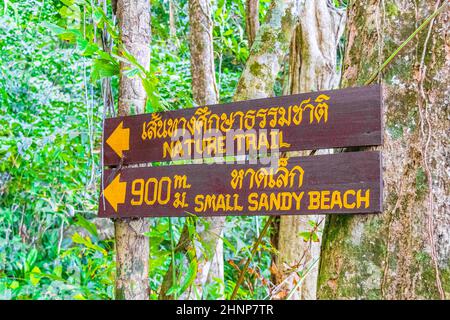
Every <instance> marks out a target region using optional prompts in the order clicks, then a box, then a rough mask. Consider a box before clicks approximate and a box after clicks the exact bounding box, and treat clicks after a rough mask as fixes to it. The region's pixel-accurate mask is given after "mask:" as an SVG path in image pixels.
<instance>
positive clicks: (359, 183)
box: [99, 151, 382, 218]
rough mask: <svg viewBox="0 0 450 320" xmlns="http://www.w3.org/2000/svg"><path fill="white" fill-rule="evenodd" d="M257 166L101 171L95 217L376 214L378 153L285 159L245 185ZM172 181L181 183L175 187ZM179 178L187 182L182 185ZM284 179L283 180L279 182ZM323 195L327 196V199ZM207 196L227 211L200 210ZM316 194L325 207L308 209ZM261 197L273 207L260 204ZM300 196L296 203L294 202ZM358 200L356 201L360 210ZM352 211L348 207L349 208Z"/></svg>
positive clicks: (379, 186)
mask: <svg viewBox="0 0 450 320" xmlns="http://www.w3.org/2000/svg"><path fill="white" fill-rule="evenodd" d="M261 167H262V166H261V165H246V164H243V165H238V164H211V165H207V164H192V165H179V166H161V167H140V168H122V169H120V170H117V171H116V170H115V169H108V170H105V172H104V186H105V191H104V195H105V201H104V205H105V206H103V198H102V196H101V197H100V204H99V216H100V217H109V218H113V217H135V216H140V217H165V216H174V217H181V216H186V215H188V214H189V213H192V214H195V215H199V216H213V215H274V214H277V215H278V214H290V215H298V214H331V213H339V214H344V213H351V214H355V213H376V212H381V204H382V201H381V199H382V180H381V154H380V152H378V151H368V152H351V153H339V154H332V155H318V156H309V157H299V158H291V159H288V160H287V164H286V165H285V166H284V167H280V169H279V171H278V172H275V174H274V175H272V176H266V178H267V179H268V180H267V181H266V182H267V183H268V184H267V185H265V186H264V185H263V184H264V180H258V179H257V178H255V179H252V173H253V172H256V171H257V170H258V169H260V168H261ZM241 170H242V171H241ZM301 170H303V173H302V174H301V173H300V172H302V171H301ZM241 173H243V174H245V176H244V177H243V179H242V180H241V179H240V178H239V177H242V176H241ZM286 174H287V175H286ZM177 176H178V177H181V179H178V180H177V178H176V177H177ZM183 177H185V178H186V180H185V181H184V182H183ZM256 177H259V178H262V177H263V176H256ZM270 177H272V178H274V180H273V181H274V183H275V185H271V182H270ZM286 177H288V178H287V180H284V178H286ZM300 177H302V180H300V179H299V178H300ZM291 179H292V180H291ZM176 181H178V182H176ZM300 181H302V183H300ZM251 182H252V183H253V186H252V184H251ZM258 182H259V183H260V185H259V187H258ZM240 183H242V184H240ZM146 185H147V187H145V186H146ZM169 185H170V188H169V187H168V186H169ZM155 186H157V187H155ZM155 190H156V191H155ZM158 190H161V193H160V194H159V195H157V196H155V193H154V192H157V193H158V192H159V191H158ZM349 190H350V191H349ZM351 190H353V191H354V192H355V194H353V191H351ZM368 190H369V191H368ZM145 192H147V194H145ZM302 192H303V194H302ZM317 192H319V193H317ZM327 192H330V193H329V194H328V195H327ZM358 192H359V193H358ZM366 192H369V199H368V201H367V202H365V201H363V200H364V196H367V193H366ZM271 194H273V195H271ZM358 194H359V195H360V196H359V197H358ZM206 195H210V196H215V197H216V199H219V198H220V199H221V200H222V199H225V201H227V199H229V201H228V207H225V208H223V207H222V206H223V204H222V206H221V205H220V204H221V203H220V201H219V200H217V202H214V203H215V204H216V205H217V207H216V209H215V210H214V209H211V208H209V209H207V210H204V203H205V199H207V196H206ZM318 195H320V197H321V198H320V199H323V200H324V202H323V203H317V205H315V202H314V201H313V200H314V199H317V198H316V197H317V196H318ZM338 196H339V197H338ZM183 197H184V199H185V200H184V205H187V206H186V207H182V206H180V203H181V202H179V201H178V202H177V201H176V199H179V200H180V199H181V200H182V199H183ZM202 197H203V198H202ZM249 197H250V198H249ZM266 197H267V198H268V199H269V205H271V206H272V207H267V206H266V205H265V204H264V201H263V200H264V199H265V198H266ZM270 197H272V198H273V199H279V201H280V202H276V201H273V202H271V200H270V199H271V198H270ZM278 197H280V198H278ZM299 197H302V198H301V199H300V200H298V199H299ZM327 198H329V199H328V200H327ZM331 198H333V201H331V200H332V199H331ZM338 198H339V199H340V201H341V203H339V199H338ZM357 198H358V199H360V203H359V206H358V203H357V202H356V200H357ZM282 199H283V200H282ZM344 199H347V201H344ZM235 201H236V202H235ZM282 201H284V202H282ZM236 203H237V205H236ZM289 203H290V206H289ZM260 205H261V207H259V206H260ZM298 205H299V206H298ZM327 205H328V206H329V207H328V208H327ZM353 205H355V206H354V207H353V208H352V206H353ZM116 210H117V211H116Z"/></svg>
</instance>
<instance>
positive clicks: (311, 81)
mask: <svg viewBox="0 0 450 320" xmlns="http://www.w3.org/2000/svg"><path fill="white" fill-rule="evenodd" d="M344 26H345V14H344V12H340V11H338V10H337V9H335V8H333V7H329V6H328V5H327V1H326V0H318V1H317V0H316V1H315V0H306V2H305V5H304V7H303V10H302V13H301V15H300V23H299V25H298V27H297V28H296V30H295V34H294V36H293V38H292V42H291V49H290V56H289V81H288V86H287V92H285V93H286V94H297V93H302V92H310V91H317V90H326V89H333V88H335V87H337V85H338V84H339V75H340V72H338V70H337V66H336V64H337V50H338V44H339V40H340V38H341V36H342V32H343V29H344ZM321 151H326V150H321ZM326 152H327V151H326ZM327 153H328V152H327ZM300 154H301V155H302V156H305V155H307V154H309V152H308V151H306V152H300ZM322 219H323V216H314V215H306V216H281V217H280V218H279V225H278V226H277V227H276V230H278V235H277V237H276V239H277V240H276V241H277V243H276V245H277V248H278V254H277V255H276V256H275V266H273V267H272V270H274V271H275V272H274V280H275V284H276V285H277V286H278V289H277V291H276V292H274V294H275V296H277V297H279V298H285V297H286V296H287V295H288V294H289V293H290V292H291V291H292V290H294V289H295V290H294V291H293V293H292V295H291V299H315V298H316V289H317V274H318V263H317V260H318V258H319V255H320V233H317V234H318V235H319V242H311V241H309V242H305V241H304V239H303V238H302V237H300V236H299V233H300V232H308V231H310V230H311V229H312V227H311V226H310V225H309V221H314V222H315V223H316V224H319V223H320V224H319V228H320V229H321V228H322V227H323V223H322ZM308 269H309V272H308V273H307V275H306V276H304V277H303V280H302V283H301V285H298V286H297V287H296V283H298V282H299V281H300V280H301V278H300V277H299V275H298V272H299V271H303V272H305V271H306V270H308Z"/></svg>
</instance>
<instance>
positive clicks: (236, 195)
mask: <svg viewBox="0 0 450 320" xmlns="http://www.w3.org/2000/svg"><path fill="white" fill-rule="evenodd" d="M381 132H382V126H381V87H380V86H379V85H375V86H369V87H360V88H349V89H343V90H332V91H322V92H316V93H306V94H300V95H292V96H284V97H276V98H268V99H259V100H249V101H242V102H236V103H232V104H228V105H216V106H205V107H198V108H193V109H186V110H178V111H169V112H163V113H152V114H142V115H135V116H126V117H118V118H112V119H108V120H107V121H106V123H105V132H104V134H105V137H106V139H105V146H104V149H105V154H104V163H105V165H107V166H109V167H110V168H109V169H105V170H104V175H103V176H104V181H103V184H104V186H105V189H104V190H103V195H102V196H103V197H104V199H105V206H102V205H100V206H99V216H100V217H108V218H114V217H120V218H126V217H168V216H169V217H183V216H188V215H196V216H224V215H237V216H238V215H283V214H290V215H300V214H305V215H306V214H357V213H378V212H381V211H382V207H381V206H382V170H381V153H380V152H378V151H369V152H351V153H339V154H331V155H317V156H308V157H295V158H294V157H292V158H287V157H281V158H278V157H274V158H271V163H270V164H269V163H266V164H263V163H262V162H263V161H260V162H261V163H258V162H257V161H254V163H252V162H251V161H248V162H250V163H239V164H236V163H230V162H225V163H220V162H219V163H220V164H218V163H215V164H181V165H173V164H172V165H163V166H151V167H149V166H142V165H141V166H138V167H136V164H144V163H149V162H161V161H170V160H177V159H196V158H198V157H200V158H203V159H206V158H217V157H224V156H230V155H231V156H236V155H257V154H258V153H260V155H261V152H262V151H264V152H266V153H264V154H263V157H264V156H267V154H268V153H271V155H272V154H276V155H279V154H281V152H284V151H297V150H307V149H320V148H331V147H349V146H372V145H380V144H381V143H382V135H381ZM236 153H237V154H236ZM255 158H256V157H255ZM266 158H267V157H266ZM213 160H214V159H213ZM212 162H214V161H212ZM216 162H217V161H216ZM130 164H133V165H134V166H132V167H129V166H128V165H130Z"/></svg>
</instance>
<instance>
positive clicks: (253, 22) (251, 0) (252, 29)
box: [245, 0, 259, 48]
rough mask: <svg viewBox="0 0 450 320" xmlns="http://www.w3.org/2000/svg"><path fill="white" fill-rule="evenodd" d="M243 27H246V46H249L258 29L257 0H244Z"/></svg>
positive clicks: (253, 40)
mask: <svg viewBox="0 0 450 320" xmlns="http://www.w3.org/2000/svg"><path fill="white" fill-rule="evenodd" d="M245 27H246V29H247V37H248V47H249V48H251V47H252V45H253V42H255V38H256V34H257V33H258V29H259V0H246V17H245Z"/></svg>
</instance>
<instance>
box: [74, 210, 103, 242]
mask: <svg viewBox="0 0 450 320" xmlns="http://www.w3.org/2000/svg"><path fill="white" fill-rule="evenodd" d="M76 224H77V225H79V226H80V227H82V228H84V229H86V230H87V231H88V232H89V233H90V234H91V235H93V236H94V237H96V238H98V232H97V226H96V225H95V224H94V223H92V222H90V221H88V220H86V219H85V218H84V217H83V216H82V215H81V214H77V221H76Z"/></svg>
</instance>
